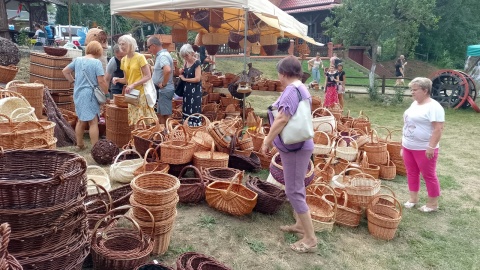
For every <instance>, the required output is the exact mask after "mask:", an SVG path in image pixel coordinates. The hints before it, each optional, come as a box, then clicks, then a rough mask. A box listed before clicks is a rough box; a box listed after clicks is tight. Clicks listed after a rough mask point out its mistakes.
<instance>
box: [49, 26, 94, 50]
mask: <svg viewBox="0 0 480 270" xmlns="http://www.w3.org/2000/svg"><path fill="white" fill-rule="evenodd" d="M87 32H88V28H87V27H85V26H78V25H56V26H55V42H56V43H60V42H62V41H69V40H70V35H71V36H72V42H73V43H74V44H75V45H77V46H83V45H84V42H85V35H86V33H87Z"/></svg>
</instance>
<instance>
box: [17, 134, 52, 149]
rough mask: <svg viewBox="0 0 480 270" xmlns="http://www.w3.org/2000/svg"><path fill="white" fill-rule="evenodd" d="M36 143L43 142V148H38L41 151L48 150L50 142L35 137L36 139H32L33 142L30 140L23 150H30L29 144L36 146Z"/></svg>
mask: <svg viewBox="0 0 480 270" xmlns="http://www.w3.org/2000/svg"><path fill="white" fill-rule="evenodd" d="M36 141H40V142H42V144H41V145H42V146H41V147H38V148H39V149H48V141H47V139H45V138H42V137H34V138H32V139H31V140H29V141H28V142H27V143H26V145H24V147H23V149H29V148H30V146H29V144H30V143H33V144H34V143H35V142H36Z"/></svg>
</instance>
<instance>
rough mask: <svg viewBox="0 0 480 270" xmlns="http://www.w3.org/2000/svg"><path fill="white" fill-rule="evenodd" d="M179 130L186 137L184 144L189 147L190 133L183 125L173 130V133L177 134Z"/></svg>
mask: <svg viewBox="0 0 480 270" xmlns="http://www.w3.org/2000/svg"><path fill="white" fill-rule="evenodd" d="M178 129H181V130H182V131H183V135H184V139H183V140H184V142H185V145H187V144H188V143H189V136H188V133H187V131H186V130H185V127H183V125H178V126H176V127H175V128H173V130H172V131H171V133H172V134H173V133H175V131H177V130H178Z"/></svg>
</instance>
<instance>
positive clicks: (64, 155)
mask: <svg viewBox="0 0 480 270" xmlns="http://www.w3.org/2000/svg"><path fill="white" fill-rule="evenodd" d="M0 168H2V170H0V179H2V180H0V197H1V198H2V200H0V209H14V208H15V209H27V208H32V209H33V208H42V207H51V206H54V205H58V204H61V203H64V202H68V201H70V200H72V199H75V198H77V196H78V194H80V193H85V186H86V177H85V171H86V169H87V165H86V162H85V159H84V158H83V157H81V156H79V155H77V154H74V153H70V152H65V151H57V150H14V151H6V152H4V151H3V150H0ZM10 225H12V226H13V224H10ZM15 229H18V228H15Z"/></svg>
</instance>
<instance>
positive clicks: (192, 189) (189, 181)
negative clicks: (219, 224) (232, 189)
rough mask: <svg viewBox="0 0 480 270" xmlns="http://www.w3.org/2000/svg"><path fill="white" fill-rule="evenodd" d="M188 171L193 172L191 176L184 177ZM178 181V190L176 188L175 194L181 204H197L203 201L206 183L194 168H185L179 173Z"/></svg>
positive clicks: (189, 166)
mask: <svg viewBox="0 0 480 270" xmlns="http://www.w3.org/2000/svg"><path fill="white" fill-rule="evenodd" d="M190 170H191V171H193V174H194V175H193V176H187V175H186V174H187V172H188V171H190ZM178 180H179V181H180V188H178V190H177V194H178V196H179V197H180V202H181V203H198V202H200V201H202V200H204V199H205V187H206V184H207V182H206V181H205V180H204V179H203V176H202V173H201V172H200V170H198V169H197V168H196V167H195V166H192V165H188V166H185V167H184V168H183V169H182V171H181V172H180V175H179V176H178Z"/></svg>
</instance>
